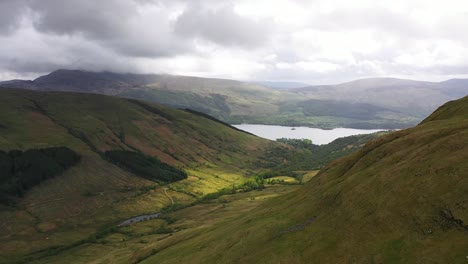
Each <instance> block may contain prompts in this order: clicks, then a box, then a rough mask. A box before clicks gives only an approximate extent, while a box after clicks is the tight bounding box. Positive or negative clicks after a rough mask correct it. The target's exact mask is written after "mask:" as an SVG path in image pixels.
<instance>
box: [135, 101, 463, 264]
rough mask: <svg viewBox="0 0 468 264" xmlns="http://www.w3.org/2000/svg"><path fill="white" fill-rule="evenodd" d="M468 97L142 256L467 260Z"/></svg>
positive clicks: (162, 259)
mask: <svg viewBox="0 0 468 264" xmlns="http://www.w3.org/2000/svg"><path fill="white" fill-rule="evenodd" d="M467 109H468V97H465V98H463V99H460V100H458V101H454V102H450V103H447V104H446V105H444V106H442V107H441V108H440V109H439V110H438V111H436V112H435V113H434V114H432V115H431V116H430V117H428V118H427V119H426V120H425V121H424V122H422V123H421V124H420V125H418V126H417V127H415V128H411V129H407V130H401V131H398V132H394V133H391V134H389V135H386V136H382V137H379V138H377V139H375V140H373V141H371V142H370V143H368V144H366V146H365V147H364V148H363V149H362V150H360V151H358V152H356V153H355V154H352V155H350V156H348V157H345V158H343V159H340V160H338V161H336V162H333V163H331V164H330V165H328V166H327V167H326V168H325V169H323V170H322V171H321V172H320V173H319V174H318V175H317V176H315V177H314V178H312V180H310V181H309V182H308V183H306V185H305V186H304V187H302V188H300V189H299V190H298V191H296V192H292V193H289V194H287V195H284V196H280V197H277V198H275V199H271V200H269V201H267V202H265V203H263V204H262V205H261V206H259V207H257V208H256V209H255V210H252V211H249V212H247V213H245V214H242V215H239V216H237V217H235V218H233V219H230V220H228V221H224V222H222V223H220V224H218V225H217V226H215V227H212V228H207V229H205V230H203V232H200V233H199V234H198V235H197V236H194V237H192V238H191V239H187V240H184V241H180V242H179V243H177V244H174V245H173V246H171V247H169V248H165V249H164V250H162V251H160V252H156V253H155V254H153V255H152V256H150V257H149V258H146V260H145V261H143V262H142V263H184V262H191V263H466V256H467V255H468V253H467V248H468V233H467V232H468V211H467V209H466V208H467V207H468V199H467V197H468V177H467V176H468V174H467V171H468V162H467V160H468V143H467V142H468V115H467V113H468V112H467Z"/></svg>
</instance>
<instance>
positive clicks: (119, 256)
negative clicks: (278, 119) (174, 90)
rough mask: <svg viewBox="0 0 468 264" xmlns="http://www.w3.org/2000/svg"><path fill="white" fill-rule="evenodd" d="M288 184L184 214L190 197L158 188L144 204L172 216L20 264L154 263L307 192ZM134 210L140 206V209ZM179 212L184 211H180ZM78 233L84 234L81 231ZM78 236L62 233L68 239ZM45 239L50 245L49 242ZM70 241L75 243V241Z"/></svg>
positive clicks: (106, 232) (106, 231)
mask: <svg viewBox="0 0 468 264" xmlns="http://www.w3.org/2000/svg"><path fill="white" fill-rule="evenodd" d="M315 174H316V171H311V172H309V173H308V174H306V176H305V177H304V180H305V181H307V180H309V179H310V178H311V177H313V176H314V175H315ZM282 178H285V179H283V180H284V183H283V184H274V185H266V188H265V189H263V190H254V191H249V192H238V193H236V194H229V195H222V196H220V197H218V198H215V199H211V200H207V201H204V202H199V203H195V205H192V206H189V207H185V208H183V207H184V204H185V206H186V205H187V204H189V203H190V202H193V199H190V198H191V197H190V196H189V195H187V194H183V193H180V192H177V191H175V190H174V188H172V189H167V188H157V189H155V190H152V191H150V192H148V193H147V194H146V195H143V196H141V197H140V198H139V199H141V200H146V199H151V198H149V197H151V196H155V197H153V198H156V196H157V197H158V198H156V199H159V200H161V199H165V200H167V201H166V202H167V203H166V204H167V210H168V212H167V213H162V214H161V215H158V218H153V219H149V220H146V221H141V222H137V223H131V224H129V225H126V226H116V225H111V226H108V227H104V228H101V229H100V230H99V231H98V232H96V233H95V234H94V235H91V236H90V237H88V238H87V239H78V238H79V236H78V235H77V234H75V235H76V237H77V239H75V242H72V243H68V244H65V245H63V246H58V247H57V246H55V247H54V246H53V247H49V248H47V249H43V250H39V251H35V252H33V253H28V254H27V256H23V257H26V258H25V259H24V258H18V259H16V261H18V263H21V262H22V261H26V262H27V263H139V262H141V261H143V260H148V258H150V257H152V259H153V260H154V257H156V258H157V254H158V253H161V252H163V251H164V250H166V249H169V248H171V247H172V246H174V245H177V244H178V243H181V242H187V241H190V239H192V238H195V237H197V236H199V235H201V234H203V233H204V232H205V230H209V229H210V228H213V227H215V226H217V225H222V224H223V222H224V221H228V220H229V219H232V218H235V217H238V216H242V215H245V214H249V212H251V211H252V210H255V209H256V208H257V207H258V206H260V205H261V204H262V203H263V202H264V201H266V200H269V199H271V198H273V197H277V196H279V195H282V194H286V193H289V192H292V191H295V190H297V189H298V188H299V187H300V186H301V185H299V184H295V181H294V178H290V179H286V178H289V177H282ZM130 206H131V205H130ZM133 206H139V205H138V203H134V204H133ZM177 206H179V207H180V208H182V209H179V210H177V209H176V208H177ZM172 207H174V208H172ZM171 209H173V210H171ZM155 213H157V212H155ZM98 217H99V216H98ZM68 231H73V230H68ZM75 231H78V232H80V231H79V228H78V229H77V230H75ZM81 231H83V230H81ZM73 233H74V232H71V233H62V235H70V234H73ZM44 239H45V240H48V239H49V237H46V238H44ZM68 241H71V240H70V237H69V239H68ZM35 243H37V241H35ZM14 244H15V243H13V244H12V243H9V245H4V246H7V247H11V248H13V247H18V245H17V244H15V245H14ZM23 245H24V247H25V248H22V251H24V252H31V250H28V249H27V248H28V245H27V243H26V244H23ZM31 248H34V247H31ZM4 249H5V248H4ZM193 250H197V249H196V248H194V249H193ZM21 259H22V260H21ZM11 260H12V259H11V258H4V259H3V260H2V259H0V262H5V263H9V262H10V261H11Z"/></svg>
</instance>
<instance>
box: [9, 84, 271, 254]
mask: <svg viewBox="0 0 468 264" xmlns="http://www.w3.org/2000/svg"><path fill="white" fill-rule="evenodd" d="M272 144H273V145H275V144H278V143H275V142H271V141H267V140H263V139H260V138H257V137H255V136H253V135H250V134H248V133H245V132H241V131H238V130H235V129H232V128H231V127H230V126H228V125H225V124H223V123H221V122H215V121H213V120H211V119H209V118H207V117H204V116H202V115H199V114H192V113H190V112H187V111H183V110H176V109H171V108H167V107H163V106H160V105H156V104H150V103H144V102H140V101H136V100H130V99H119V98H114V97H109V96H103V95H96V94H78V93H76V94H74V93H63V92H34V91H27V90H15V89H2V90H0V151H2V153H3V152H8V151H11V150H20V151H26V152H27V151H30V150H31V149H47V148H52V147H59V148H61V147H66V148H68V149H70V150H72V151H73V152H76V153H77V154H78V155H79V156H80V160H79V162H78V163H77V164H75V165H74V166H72V167H71V168H69V169H67V170H66V171H64V172H63V173H61V174H60V175H58V176H55V177H54V178H53V179H50V180H45V181H43V182H41V183H40V184H39V185H36V186H34V187H33V188H32V189H31V190H29V191H27V192H26V193H25V194H24V197H23V198H19V199H18V200H17V205H16V207H14V208H10V207H5V206H2V205H0V223H1V224H0V234H1V235H0V252H2V253H1V254H0V262H9V261H13V260H15V259H18V260H19V259H21V258H24V257H25V254H29V253H31V252H37V251H40V250H43V249H46V248H51V247H54V246H59V245H68V244H70V243H74V242H76V241H80V240H82V239H85V238H88V237H89V236H90V235H91V234H94V233H95V232H97V230H101V229H102V228H103V226H106V225H113V224H114V223H115V222H117V221H120V220H123V219H126V218H129V217H132V216H135V215H140V214H145V213H152V212H157V211H160V210H161V209H162V208H163V207H166V206H169V205H171V200H169V199H168V197H167V195H166V194H165V193H164V189H165V188H167V186H165V185H164V184H165V183H164V182H166V180H167V181H172V180H171V179H169V178H168V177H169V176H170V177H171V178H172V179H176V178H177V179H176V180H178V181H176V182H174V183H171V188H173V189H174V190H177V192H174V194H172V196H173V199H174V200H175V201H176V202H177V203H181V204H184V203H190V202H192V201H193V200H195V199H197V198H199V197H202V196H203V195H206V194H208V193H211V192H215V191H217V190H220V189H222V188H225V187H228V186H231V185H233V184H240V183H242V182H244V181H245V179H246V178H247V177H248V176H251V175H254V174H255V173H256V172H257V171H258V170H259V168H258V167H257V166H256V165H255V164H256V162H255V161H257V160H262V159H264V158H265V150H267V149H269V148H271V145H272ZM28 153H29V152H28ZM109 153H111V154H115V153H117V154H119V155H113V156H117V158H119V159H117V158H115V157H113V158H115V159H109V155H108V154H109ZM122 153H123V154H124V156H126V157H127V158H125V157H123V160H122V155H121V154H122ZM132 153H134V154H132ZM137 154H138V155H137ZM130 159H132V160H137V161H138V167H134V166H133V167H129V166H127V164H126V163H125V161H127V160H130ZM124 163H125V164H124ZM132 164H133V163H132ZM135 164H137V163H135ZM181 170H182V171H181ZM163 172H164V173H163ZM148 175H149V176H148ZM152 175H156V176H157V177H162V176H164V177H163V178H161V179H162V181H160V180H159V179H160V178H156V180H157V181H153V180H151V179H154V178H153V176H152ZM181 178H186V179H183V180H180V179H181ZM168 179H169V180H168Z"/></svg>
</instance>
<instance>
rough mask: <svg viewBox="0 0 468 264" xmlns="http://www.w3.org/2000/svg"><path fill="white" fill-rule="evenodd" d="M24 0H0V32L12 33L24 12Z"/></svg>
mask: <svg viewBox="0 0 468 264" xmlns="http://www.w3.org/2000/svg"><path fill="white" fill-rule="evenodd" d="M26 10H27V8H26V1H24V0H17V1H10V0H3V1H0V34H10V33H12V32H13V31H14V30H15V29H16V28H17V27H18V24H19V23H20V20H21V17H22V16H23V14H24V13H25V12H26Z"/></svg>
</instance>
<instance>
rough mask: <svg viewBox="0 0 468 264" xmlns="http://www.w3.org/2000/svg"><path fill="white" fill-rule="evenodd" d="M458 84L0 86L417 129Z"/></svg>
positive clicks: (319, 122)
mask: <svg viewBox="0 0 468 264" xmlns="http://www.w3.org/2000/svg"><path fill="white" fill-rule="evenodd" d="M466 82H467V81H466V80H455V79H454V80H448V81H445V82H439V83H435V82H420V81H411V80H402V79H392V78H373V79H363V80H357V81H353V82H349V83H344V84H339V85H324V86H309V87H303V88H294V89H281V90H278V89H272V88H268V87H265V86H262V85H257V84H252V83H246V82H240V81H234V80H225V79H209V78H199V77H188V76H175V75H156V74H145V75H141V74H118V73H111V72H100V73H98V72H87V71H77V70H57V71H55V72H52V73H50V74H48V75H45V76H42V77H39V78H37V79H35V80H33V81H21V80H16V81H8V82H2V83H0V84H1V85H2V86H5V87H15V88H25V89H33V90H44V91H74V92H91V93H102V94H109V95H116V96H121V97H128V98H135V99H141V100H145V101H150V102H157V103H162V104H165V105H168V106H172V107H178V108H191V109H194V110H197V111H201V112H203V113H206V114H209V115H212V116H214V117H216V118H219V119H221V120H223V121H226V122H229V123H233V124H237V123H258V124H275V125H307V126H312V127H322V128H334V127H352V128H403V127H408V126H412V125H415V124H417V123H418V122H420V121H421V120H422V119H423V118H424V117H425V116H427V115H428V114H429V113H430V112H432V111H433V110H435V108H436V107H437V106H439V105H440V104H442V103H444V102H447V101H449V100H453V99H456V98H459V97H461V96H463V95H466V94H467V93H468V90H467V89H466V88H465V87H466V86H464V84H465V83H466Z"/></svg>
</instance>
